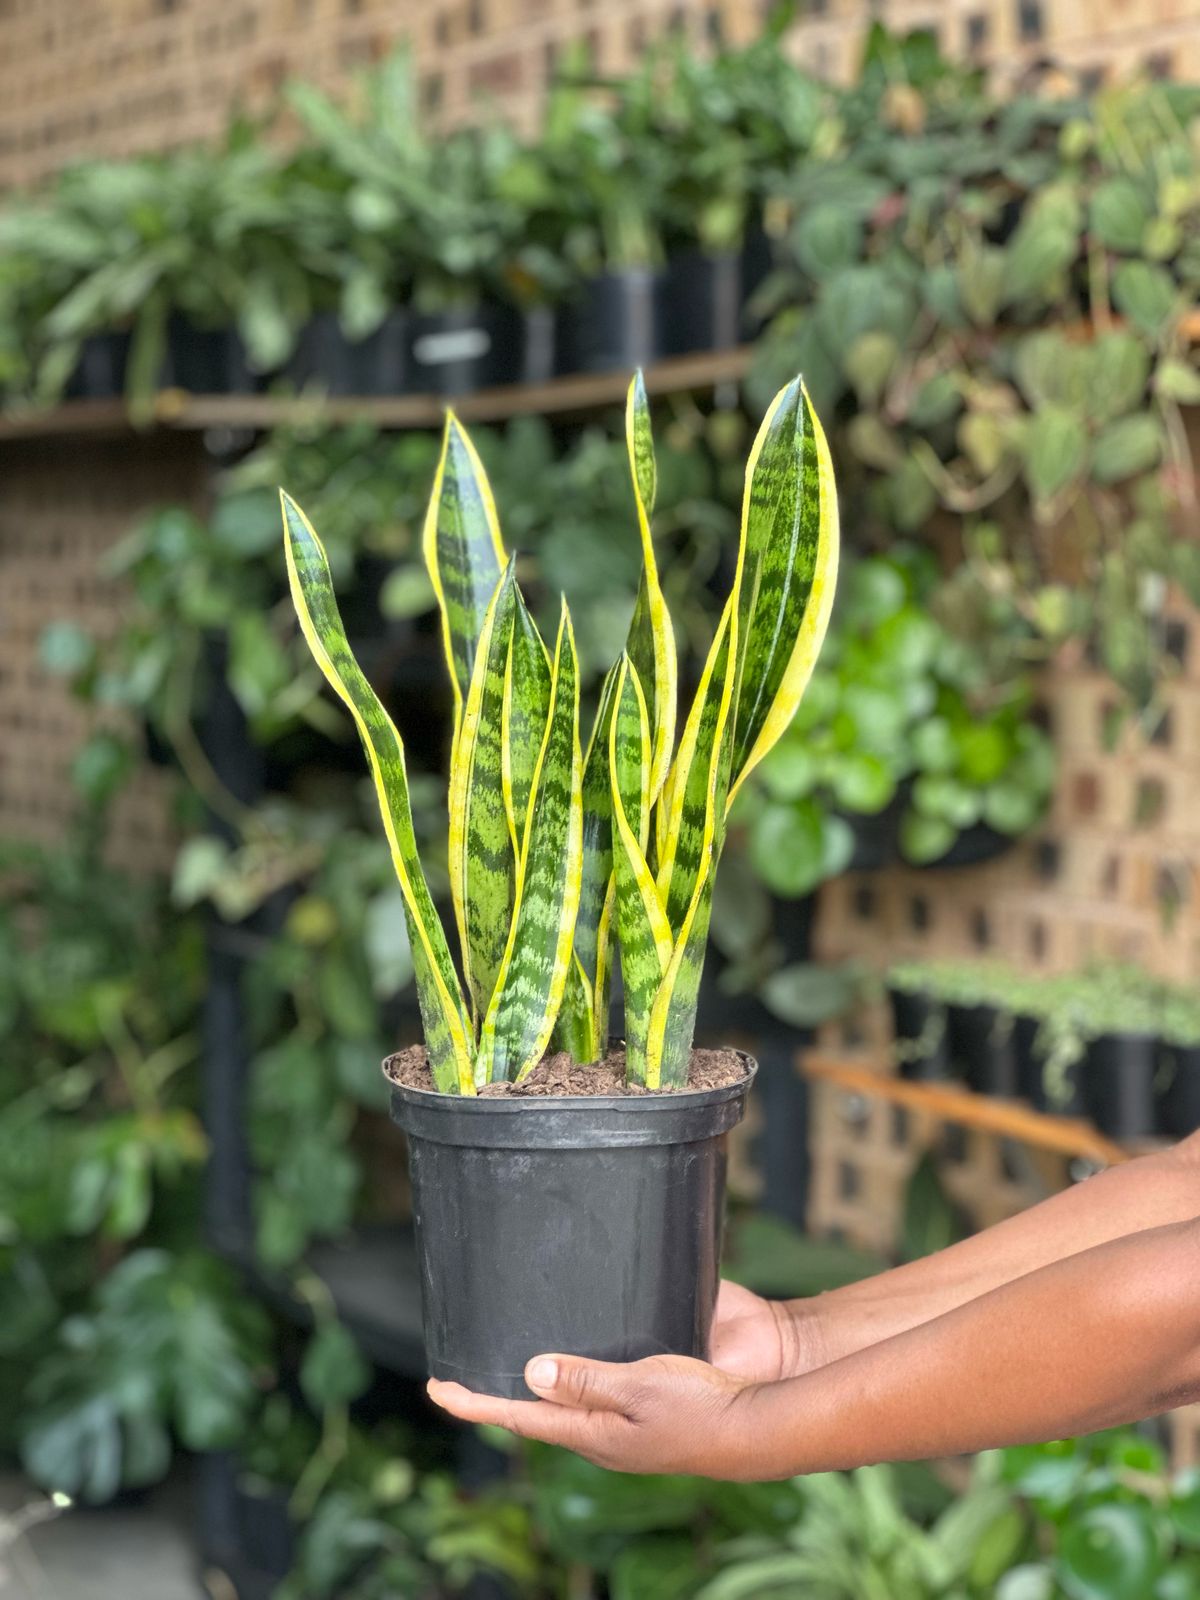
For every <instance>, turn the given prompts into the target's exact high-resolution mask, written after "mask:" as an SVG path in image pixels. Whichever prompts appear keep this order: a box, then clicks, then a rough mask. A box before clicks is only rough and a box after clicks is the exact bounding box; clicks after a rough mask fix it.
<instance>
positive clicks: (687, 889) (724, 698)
mask: <svg viewBox="0 0 1200 1600" xmlns="http://www.w3.org/2000/svg"><path fill="white" fill-rule="evenodd" d="M733 624H734V613H733V610H732V604H730V605H727V606H726V608H725V614H724V616H723V617H722V618H721V622H720V625H719V627H718V629H717V635H716V638H715V639H714V640H713V642H712V646H711V648H710V650H709V653H708V659H707V661H706V662H705V664H704V671H703V673H702V675H701V678H700V683H699V685H698V687H697V689H696V698H695V700H694V701H693V702H692V708H691V710H690V712H689V713H688V719H687V722H686V723H685V725H684V730H683V738H682V739H681V740H680V744H679V752H678V754H677V756H676V758H675V766H674V769H673V771H672V774H671V790H670V796H669V820H668V822H667V826H666V831H665V837H664V840H663V845H662V851H661V859H660V861H659V869H658V888H659V893H660V894H661V896H662V899H663V903H664V905H665V906H666V910H667V921H668V922H669V923H670V925H671V933H672V936H673V937H678V935H679V932H680V929H681V928H682V927H683V919H684V917H685V916H686V915H687V908H688V906H689V905H690V904H691V899H692V894H693V892H694V891H695V887H696V880H697V877H698V876H699V873H700V870H701V866H702V859H703V854H704V837H705V814H706V807H707V802H708V792H709V788H710V783H711V779H712V770H711V769H712V762H713V752H714V747H715V740H716V736H717V729H718V727H719V726H723V721H722V708H723V707H725V706H726V702H731V700H732V692H733V686H732V684H731V683H730V682H729V634H730V630H731V627H732V626H733Z"/></svg>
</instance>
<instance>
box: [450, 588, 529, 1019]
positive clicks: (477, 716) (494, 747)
mask: <svg viewBox="0 0 1200 1600" xmlns="http://www.w3.org/2000/svg"><path fill="white" fill-rule="evenodd" d="M516 598H517V585H516V578H515V576H514V573H513V564H512V562H511V561H510V562H509V564H508V566H507V567H506V568H505V570H504V575H503V577H502V578H501V579H500V582H499V584H498V585H497V586H496V592H495V594H494V595H493V596H492V599H491V602H490V604H489V606H488V609H487V611H486V613H485V614H484V619H483V627H482V630H481V632H480V635H479V645H478V649H477V652H476V656H475V670H474V672H473V673H472V675H471V684H470V688H469V689H468V691H467V699H466V704H465V706H464V708H463V718H462V728H461V730H460V733H459V737H458V740H457V742H456V744H455V746H454V752H453V756H452V760H451V765H450V855H449V861H450V886H451V891H452V894H453V897H454V908H455V915H456V918H457V920H458V931H459V939H460V941H461V945H462V955H463V971H464V973H465V975H466V979H467V988H468V991H469V993H470V995H471V999H472V1004H473V1007H474V1010H475V1014H476V1015H477V1016H482V1015H483V1013H484V1012H485V1011H486V1010H487V1007H488V1002H489V1001H490V1000H491V998H492V990H493V989H494V988H495V986H496V977H497V974H498V973H499V971H500V963H501V961H502V960H503V958H504V946H505V943H506V941H507V939H508V924H509V917H510V914H511V912H512V903H513V892H514V886H515V881H516V865H517V856H516V850H515V849H514V846H513V836H512V834H511V832H510V829H509V814H508V808H507V806H506V803H505V802H506V791H505V783H504V761H503V753H502V740H503V732H504V701H505V692H506V687H507V685H508V681H509V655H510V650H511V646H512V635H513V618H514V613H515V611H516ZM541 732H542V730H539V732H538V741H539V743H540V740H541Z"/></svg>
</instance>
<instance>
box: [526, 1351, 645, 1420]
mask: <svg viewBox="0 0 1200 1600" xmlns="http://www.w3.org/2000/svg"><path fill="white" fill-rule="evenodd" d="M635 1368H636V1364H634V1365H632V1366H618V1365H617V1364H616V1363H615V1362H612V1361H588V1360H585V1358H584V1357H583V1356H558V1355H555V1356H535V1357H534V1359H533V1360H532V1361H531V1362H530V1363H529V1365H528V1366H527V1367H526V1368H525V1382H526V1383H527V1384H528V1385H529V1387H530V1388H531V1389H532V1390H533V1392H534V1394H537V1395H541V1397H542V1399H543V1400H552V1401H553V1402H554V1404H555V1405H559V1406H573V1407H574V1408H576V1409H577V1410H581V1411H615V1412H618V1413H620V1414H622V1415H624V1416H628V1415H629V1414H630V1412H631V1411H632V1410H633V1407H634V1401H635V1398H636V1395H637V1390H638V1385H639V1381H640V1380H639V1375H637V1373H636V1370H635Z"/></svg>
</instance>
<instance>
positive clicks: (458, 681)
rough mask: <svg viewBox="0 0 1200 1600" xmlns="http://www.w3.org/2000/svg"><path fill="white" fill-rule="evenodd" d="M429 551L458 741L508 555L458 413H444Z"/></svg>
mask: <svg viewBox="0 0 1200 1600" xmlns="http://www.w3.org/2000/svg"><path fill="white" fill-rule="evenodd" d="M424 551H425V565H426V566H427V567H428V569H429V577H430V580H431V581H432V583H433V588H434V593H435V594H436V595H437V601H438V607H439V609H440V611H441V614H442V637H443V641H444V643H445V648H446V661H447V664H448V665H449V668H450V684H451V687H452V689H453V691H454V737H455V741H456V742H457V739H458V730H459V724H460V722H461V719H462V708H463V704H464V702H465V700H466V697H467V691H468V689H469V687H470V683H471V673H472V671H473V670H474V666H475V653H476V650H477V648H478V644H479V634H480V631H481V629H482V628H483V619H484V616H485V614H486V612H487V608H488V603H489V601H490V600H491V598H492V596H493V594H495V592H496V585H497V583H499V581H500V574H501V572H502V571H503V569H504V565H505V555H504V545H503V542H502V541H501V538H500V524H499V522H498V520H497V518H496V503H495V501H494V500H493V498H492V489H491V485H490V484H489V483H488V479H487V473H486V472H485V471H484V470H483V463H482V462H481V461H480V459H479V456H478V454H477V452H476V449H475V446H474V445H473V444H472V443H471V440H470V438H469V437H468V435H467V432H466V430H465V429H464V428H463V427H462V425H461V424H460V423H459V421H458V419H457V417H455V416H454V414H453V413H450V414H448V415H447V417H446V428H445V432H444V434H443V436H442V453H441V457H440V459H439V460H438V465H437V472H436V474H435V475H434V480H433V490H432V492H431V494H430V497H429V508H428V510H427V511H426V513H425V533H424Z"/></svg>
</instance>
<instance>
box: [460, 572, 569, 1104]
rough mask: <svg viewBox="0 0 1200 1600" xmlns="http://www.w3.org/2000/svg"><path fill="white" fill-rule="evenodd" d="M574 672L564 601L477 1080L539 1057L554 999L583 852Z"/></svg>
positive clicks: (515, 1070)
mask: <svg viewBox="0 0 1200 1600" xmlns="http://www.w3.org/2000/svg"><path fill="white" fill-rule="evenodd" d="M582 777H583V760H582V757H581V755H580V751H579V678H578V666H577V662H576V655H575V638H574V634H573V632H572V630H571V619H570V617H569V616H568V614H567V608H566V603H565V602H564V603H563V609H562V620H561V622H560V623H559V629H558V639H557V642H556V644H555V649H554V669H553V674H552V679H551V696H550V714H549V717H548V718H547V721H546V733H545V737H544V739H543V740H542V746H541V750H540V751H539V754H538V763H537V767H536V768H535V771H534V775H533V782H532V784H531V786H530V794H529V807H528V812H527V815H526V819H525V833H524V837H523V839H522V844H521V856H520V859H519V861H518V864H517V883H516V895H515V903H514V908H513V915H512V926H511V929H510V931H509V937H508V945H507V948H506V949H505V952H504V960H503V962H502V963H501V967H500V975H499V977H498V978H497V980H496V989H495V993H494V994H493V996H492V1001H491V1004H490V1006H489V1007H488V1012H487V1016H486V1017H485V1018H484V1022H483V1028H482V1031H481V1035H480V1047H479V1056H478V1060H477V1063H476V1081H477V1082H481V1083H482V1082H492V1081H496V1080H499V1079H516V1078H520V1077H522V1076H524V1074H525V1073H527V1072H530V1071H531V1070H532V1069H533V1068H534V1067H535V1066H536V1065H537V1063H538V1062H539V1061H540V1060H541V1057H542V1054H543V1052H544V1051H545V1048H546V1045H547V1043H548V1042H549V1039H550V1034H551V1030H552V1029H553V1027H554V1022H555V1018H556V1017H557V1015H558V1010H559V1007H560V1005H561V1004H562V998H563V990H564V988H565V986H566V981H567V973H568V970H569V964H570V959H571V947H572V939H573V936H574V932H575V913H576V911H577V909H578V906H579V870H580V858H581V853H582V823H581V806H580V786H581V782H582Z"/></svg>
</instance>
